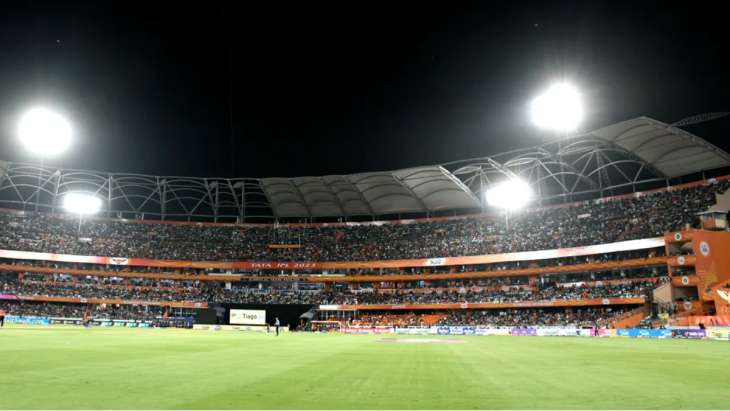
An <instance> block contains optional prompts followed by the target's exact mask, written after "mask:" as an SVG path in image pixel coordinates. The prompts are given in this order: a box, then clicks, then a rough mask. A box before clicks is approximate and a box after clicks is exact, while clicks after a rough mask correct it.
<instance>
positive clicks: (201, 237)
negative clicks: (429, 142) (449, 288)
mask: <svg viewBox="0 0 730 411" xmlns="http://www.w3.org/2000/svg"><path fill="white" fill-rule="evenodd" d="M728 186H729V183H728V181H726V180H723V181H721V182H717V183H714V184H710V185H706V186H699V187H692V188H685V189H681V190H673V191H662V192H655V193H647V194H642V195H638V196H632V197H630V198H622V199H613V200H607V201H590V202H583V203H578V204H572V205H566V206H564V207H551V208H543V209H535V210H528V211H525V212H523V213H518V214H515V215H513V216H511V217H510V220H509V228H508V227H507V225H506V223H505V221H504V219H503V218H501V217H479V218H477V217H474V218H462V219H453V220H441V221H431V222H415V223H410V224H380V225H347V226H335V227H333V226H321V225H309V226H287V225H271V226H243V225H204V224H159V223H149V222H126V221H120V220H101V219H100V220H87V221H84V222H83V223H82V224H79V221H78V220H77V219H75V218H70V217H68V216H65V217H64V216H56V215H50V214H44V213H27V214H26V215H18V214H11V213H0V226H1V227H2V229H1V230H0V249H8V250H23V251H38V252H49V253H62V254H79V255H97V256H111V257H146V258H160V259H178V260H221V261H222V260H250V261H342V260H350V261H354V260H384V259H400V258H430V257H445V256H460V255H479V254H491V253H502V252H515V251H531V250H542V249H554V248H561V247H574V246H583V245H590V244H600V243H609V242H613V241H619V240H630V239H637V238H648V237H655V236H661V235H662V234H664V233H665V232H666V231H669V230H674V229H680V228H682V227H683V226H684V225H685V224H692V223H693V222H694V219H695V218H696V214H697V213H698V212H700V211H704V210H706V209H707V208H708V207H709V206H711V205H713V204H714V203H715V194H716V193H720V192H724V191H725V190H726V189H727V188H728ZM272 244H296V245H297V247H298V248H270V247H269V246H270V245H272Z"/></svg>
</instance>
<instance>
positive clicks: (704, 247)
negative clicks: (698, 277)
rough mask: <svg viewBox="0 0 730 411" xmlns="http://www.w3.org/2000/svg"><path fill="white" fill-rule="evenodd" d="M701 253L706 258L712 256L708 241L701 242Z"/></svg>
mask: <svg viewBox="0 0 730 411" xmlns="http://www.w3.org/2000/svg"><path fill="white" fill-rule="evenodd" d="M700 253H702V255H704V256H705V257H707V256H708V255H710V245H709V244H707V241H702V242H700Z"/></svg>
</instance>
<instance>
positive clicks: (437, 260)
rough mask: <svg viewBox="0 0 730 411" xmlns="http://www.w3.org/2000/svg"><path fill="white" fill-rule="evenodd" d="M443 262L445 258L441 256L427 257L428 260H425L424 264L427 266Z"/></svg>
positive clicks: (442, 263)
mask: <svg viewBox="0 0 730 411" xmlns="http://www.w3.org/2000/svg"><path fill="white" fill-rule="evenodd" d="M444 264H446V259H445V258H443V257H441V258H429V259H428V260H426V265H427V266H429V267H431V266H434V265H444Z"/></svg>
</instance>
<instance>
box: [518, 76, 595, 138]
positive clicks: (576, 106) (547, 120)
mask: <svg viewBox="0 0 730 411" xmlns="http://www.w3.org/2000/svg"><path fill="white" fill-rule="evenodd" d="M530 116H531V117H532V121H533V123H535V125H537V126H538V127H540V128H543V129H547V130H552V131H555V132H558V133H569V132H572V131H575V129H576V128H577V127H578V124H580V122H581V121H582V120H583V102H582V100H581V96H580V93H579V92H578V90H577V89H576V88H575V87H574V86H572V85H570V84H569V83H566V82H561V83H555V84H553V85H551V86H550V87H549V88H548V89H547V90H546V91H545V92H543V93H542V94H540V95H539V96H537V97H535V99H533V100H532V103H531V104H530Z"/></svg>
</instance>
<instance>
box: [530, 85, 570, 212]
mask: <svg viewBox="0 0 730 411" xmlns="http://www.w3.org/2000/svg"><path fill="white" fill-rule="evenodd" d="M530 117H531V118H532V122H533V123H535V125H536V126H538V127H539V128H542V129H545V130H548V131H550V132H552V133H554V134H553V136H554V137H557V143H558V152H557V154H558V157H562V153H561V152H562V139H563V138H565V137H567V136H568V135H569V134H570V133H573V132H575V130H576V129H577V128H578V125H579V124H580V123H581V121H582V120H583V101H582V99H581V95H580V93H579V92H578V89H577V88H575V87H574V86H573V85H571V84H570V83H567V82H558V83H554V84H552V85H551V86H550V87H548V88H547V89H546V90H545V91H544V92H543V93H542V94H540V95H538V96H537V97H535V98H534V99H533V100H532V103H531V104H530ZM560 171H561V173H560V178H561V180H562V181H563V184H565V174H563V171H564V170H563V163H562V158H561V161H560ZM565 199H566V196H563V200H565Z"/></svg>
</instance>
